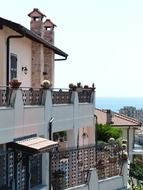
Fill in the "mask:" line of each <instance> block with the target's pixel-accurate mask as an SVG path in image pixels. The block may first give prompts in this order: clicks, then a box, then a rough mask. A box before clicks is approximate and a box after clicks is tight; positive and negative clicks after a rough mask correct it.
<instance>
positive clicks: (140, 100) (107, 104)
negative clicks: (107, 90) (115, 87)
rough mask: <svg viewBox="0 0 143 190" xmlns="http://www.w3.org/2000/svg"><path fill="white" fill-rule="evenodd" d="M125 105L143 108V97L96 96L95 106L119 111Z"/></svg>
mask: <svg viewBox="0 0 143 190" xmlns="http://www.w3.org/2000/svg"><path fill="white" fill-rule="evenodd" d="M124 106H133V107H135V108H136V109H141V108H142V109H143V97H96V101H95V107H96V108H99V109H110V110H112V111H115V112H119V110H120V109H121V108H123V107H124Z"/></svg>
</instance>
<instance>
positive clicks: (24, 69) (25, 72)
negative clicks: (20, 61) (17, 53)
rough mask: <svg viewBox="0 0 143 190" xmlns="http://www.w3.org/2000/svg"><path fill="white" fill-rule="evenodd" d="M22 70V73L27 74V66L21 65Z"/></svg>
mask: <svg viewBox="0 0 143 190" xmlns="http://www.w3.org/2000/svg"><path fill="white" fill-rule="evenodd" d="M22 72H24V74H25V75H27V73H28V69H27V67H22Z"/></svg>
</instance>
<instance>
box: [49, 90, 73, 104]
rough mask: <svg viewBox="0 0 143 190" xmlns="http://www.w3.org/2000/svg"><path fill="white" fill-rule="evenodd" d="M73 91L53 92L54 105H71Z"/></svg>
mask: <svg viewBox="0 0 143 190" xmlns="http://www.w3.org/2000/svg"><path fill="white" fill-rule="evenodd" d="M71 95H72V92H71V91H65V90H64V91H63V90H62V89H59V90H53V91H52V103H53V104H70V103H71Z"/></svg>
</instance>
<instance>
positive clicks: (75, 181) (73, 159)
mask: <svg viewBox="0 0 143 190" xmlns="http://www.w3.org/2000/svg"><path fill="white" fill-rule="evenodd" d="M120 151H121V150H120V147H119V146H118V144H112V145H111V144H106V145H105V146H103V147H100V148H98V149H96V148H95V146H89V147H82V148H78V149H69V150H62V151H58V152H53V153H52V166H51V167H52V168H51V170H52V179H51V181H52V186H53V190H62V189H66V188H69V187H73V186H77V185H81V184H85V183H86V182H87V178H88V173H89V170H90V169H91V168H96V169H97V173H98V179H99V180H100V179H105V178H108V177H112V176H116V175H120V173H121V169H122V162H121V161H120Z"/></svg>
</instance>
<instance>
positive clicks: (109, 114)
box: [106, 110, 113, 125]
mask: <svg viewBox="0 0 143 190" xmlns="http://www.w3.org/2000/svg"><path fill="white" fill-rule="evenodd" d="M106 111H107V121H106V124H109V125H110V124H113V121H112V117H113V112H112V111H111V110H106Z"/></svg>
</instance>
